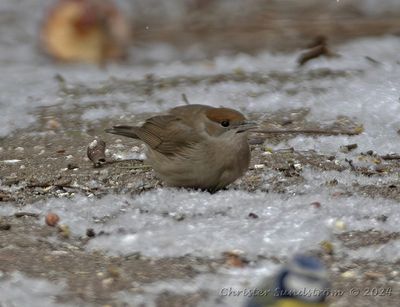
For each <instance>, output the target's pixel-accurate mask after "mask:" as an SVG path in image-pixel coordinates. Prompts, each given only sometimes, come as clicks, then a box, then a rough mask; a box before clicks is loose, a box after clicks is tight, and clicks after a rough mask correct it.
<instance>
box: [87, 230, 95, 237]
mask: <svg viewBox="0 0 400 307" xmlns="http://www.w3.org/2000/svg"><path fill="white" fill-rule="evenodd" d="M86 235H87V236H88V237H89V238H93V237H95V236H96V233H95V232H94V229H93V228H88V229H86Z"/></svg>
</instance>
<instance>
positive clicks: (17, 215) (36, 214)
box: [14, 212, 39, 218]
mask: <svg viewBox="0 0 400 307" xmlns="http://www.w3.org/2000/svg"><path fill="white" fill-rule="evenodd" d="M14 216H15V217H17V218H20V217H24V216H30V217H34V218H38V217H39V214H38V213H33V212H16V213H14Z"/></svg>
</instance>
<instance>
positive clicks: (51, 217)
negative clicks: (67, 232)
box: [45, 212, 60, 227]
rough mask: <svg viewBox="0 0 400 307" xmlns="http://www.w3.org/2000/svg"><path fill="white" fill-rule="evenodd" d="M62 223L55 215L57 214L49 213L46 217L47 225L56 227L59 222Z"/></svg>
mask: <svg viewBox="0 0 400 307" xmlns="http://www.w3.org/2000/svg"><path fill="white" fill-rule="evenodd" d="M59 221H60V217H59V216H58V215H57V214H55V213H51V212H50V213H47V215H46V217H45V222H46V224H47V225H49V226H51V227H54V226H56V225H57V224H58V222H59Z"/></svg>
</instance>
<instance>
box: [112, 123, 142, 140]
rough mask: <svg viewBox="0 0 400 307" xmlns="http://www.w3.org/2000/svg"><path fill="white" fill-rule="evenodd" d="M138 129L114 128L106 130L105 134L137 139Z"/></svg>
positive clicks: (128, 127)
mask: <svg viewBox="0 0 400 307" xmlns="http://www.w3.org/2000/svg"><path fill="white" fill-rule="evenodd" d="M138 129H140V128H139V127H133V126H123V125H121V126H114V127H112V128H111V129H106V130H105V132H107V133H112V134H117V135H123V136H127V137H128V138H134V139H138V138H139V137H138V135H137V130H138Z"/></svg>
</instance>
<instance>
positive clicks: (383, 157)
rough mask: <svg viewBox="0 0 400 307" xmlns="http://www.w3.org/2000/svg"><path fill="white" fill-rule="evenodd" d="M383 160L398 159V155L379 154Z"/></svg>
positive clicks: (399, 158)
mask: <svg viewBox="0 0 400 307" xmlns="http://www.w3.org/2000/svg"><path fill="white" fill-rule="evenodd" d="M381 159H383V160H400V155H384V156H381Z"/></svg>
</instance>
